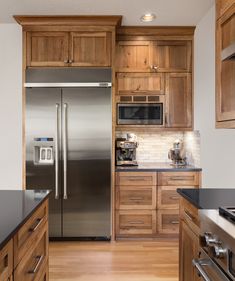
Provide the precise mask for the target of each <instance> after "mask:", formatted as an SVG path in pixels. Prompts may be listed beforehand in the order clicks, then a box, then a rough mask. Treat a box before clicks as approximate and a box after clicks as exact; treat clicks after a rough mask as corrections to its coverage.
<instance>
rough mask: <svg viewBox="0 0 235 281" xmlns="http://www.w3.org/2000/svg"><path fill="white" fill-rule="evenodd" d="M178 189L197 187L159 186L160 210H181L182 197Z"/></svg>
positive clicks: (158, 204) (158, 202) (158, 199)
mask: <svg viewBox="0 0 235 281" xmlns="http://www.w3.org/2000/svg"><path fill="white" fill-rule="evenodd" d="M177 188H195V186H158V191H157V193H158V194H157V207H158V209H179V201H180V195H179V194H178V193H177Z"/></svg>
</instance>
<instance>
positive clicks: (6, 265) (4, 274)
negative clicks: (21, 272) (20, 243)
mask: <svg viewBox="0 0 235 281" xmlns="http://www.w3.org/2000/svg"><path fill="white" fill-rule="evenodd" d="M12 271H13V241H12V240H10V241H9V242H8V243H7V245H6V246H5V247H4V248H3V249H2V250H1V251H0V280H1V281H7V280H11V279H9V278H10V276H11V274H12Z"/></svg>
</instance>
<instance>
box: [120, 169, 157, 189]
mask: <svg viewBox="0 0 235 281" xmlns="http://www.w3.org/2000/svg"><path fill="white" fill-rule="evenodd" d="M156 184H157V174H156V173H154V172H153V173H152V172H116V185H129V186H130V185H132V186H140V185H142V186H149V185H154V186H156Z"/></svg>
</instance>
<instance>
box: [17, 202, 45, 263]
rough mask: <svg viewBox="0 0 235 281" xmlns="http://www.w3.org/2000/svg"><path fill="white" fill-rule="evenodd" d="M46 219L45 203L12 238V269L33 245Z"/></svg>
mask: <svg viewBox="0 0 235 281" xmlns="http://www.w3.org/2000/svg"><path fill="white" fill-rule="evenodd" d="M47 219H48V203H47V202H45V203H43V204H42V206H41V207H40V208H39V209H38V210H37V211H36V212H35V213H34V214H33V215H32V217H31V218H30V219H29V220H28V221H27V222H26V223H25V224H24V225H23V226H22V227H21V229H20V230H19V231H18V233H17V234H16V235H15V237H14V267H16V266H17V264H18V263H19V262H20V260H21V259H22V257H23V256H24V255H25V253H26V252H27V251H28V249H29V248H31V247H32V246H33V245H35V243H36V241H37V239H38V235H39V234H40V232H41V231H42V229H43V227H44V224H45V222H46V221H47Z"/></svg>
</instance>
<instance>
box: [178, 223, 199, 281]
mask: <svg viewBox="0 0 235 281" xmlns="http://www.w3.org/2000/svg"><path fill="white" fill-rule="evenodd" d="M198 240H199V239H198V236H197V235H196V234H195V233H194V232H193V231H192V230H191V229H190V228H189V226H188V225H187V224H186V223H185V222H184V221H180V281H189V280H190V281H197V280H201V279H199V278H198V275H197V273H196V270H195V269H194V267H193V265H192V260H193V259H195V258H198V254H199V242H198Z"/></svg>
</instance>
